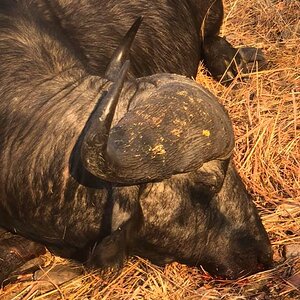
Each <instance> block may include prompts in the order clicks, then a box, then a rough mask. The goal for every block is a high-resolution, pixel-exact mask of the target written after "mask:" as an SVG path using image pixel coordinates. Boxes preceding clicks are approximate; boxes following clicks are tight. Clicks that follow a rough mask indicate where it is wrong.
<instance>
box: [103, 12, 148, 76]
mask: <svg viewBox="0 0 300 300" xmlns="http://www.w3.org/2000/svg"><path fill="white" fill-rule="evenodd" d="M142 21H143V17H142V16H139V17H138V18H137V19H136V20H135V22H134V23H133V24H132V25H131V27H130V29H129V30H128V31H127V33H126V35H125V36H124V37H123V40H122V42H121V43H120V45H119V46H118V47H117V49H116V50H115V52H114V53H113V55H112V57H111V60H110V62H109V64H108V67H107V69H106V72H105V77H106V78H107V79H108V80H111V81H115V80H116V78H118V76H119V72H120V69H121V68H122V66H123V64H124V63H125V61H126V60H127V59H128V58H129V52H130V48H131V46H132V43H133V41H134V38H135V36H136V34H137V32H138V30H139V28H140V25H141V23H142Z"/></svg>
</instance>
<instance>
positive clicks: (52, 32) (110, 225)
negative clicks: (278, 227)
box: [0, 0, 271, 278]
mask: <svg viewBox="0 0 300 300" xmlns="http://www.w3.org/2000/svg"><path fill="white" fill-rule="evenodd" d="M17 2H18V3H20V4H19V5H17ZM153 2H154V4H149V3H153ZM22 3H23V4H22ZM24 3H25V4H24ZM32 3H33V4H32ZM37 3H39V4H41V6H40V7H39V10H36V9H35V7H36V4H37ZM49 3H50V1H49ZM51 3H52V4H53V3H54V2H52V1H51ZM63 3H69V6H68V8H67V10H66V11H65V10H64V5H62V6H58V5H54V6H51V7H50V10H47V9H46V6H44V5H45V4H47V3H46V2H42V1H25V0H23V1H13V0H3V1H1V2H0V54H1V55H0V74H1V77H0V96H1V102H0V169H1V173H0V197H1V200H0V225H1V226H2V227H4V228H6V229H8V230H10V231H14V232H17V233H19V234H21V235H23V236H25V237H27V238H30V239H33V240H36V241H40V242H42V243H43V244H46V245H47V246H48V247H50V248H52V249H53V248H55V250H56V251H57V252H59V253H60V254H61V255H64V256H67V257H73V258H74V257H75V258H78V259H82V260H86V259H88V262H89V263H90V264H94V265H96V266H107V265H120V264H122V261H123V259H124V257H126V256H127V255H131V254H139V255H141V256H144V257H149V258H150V259H152V260H153V261H156V262H157V263H165V262H169V261H173V260H177V261H181V262H185V263H188V264H192V265H200V264H202V265H203V266H204V268H207V269H208V270H209V271H210V272H211V273H212V274H216V275H222V276H225V277H231V278H236V277H238V276H241V275H245V274H249V273H253V272H255V271H257V270H258V269H259V264H260V263H262V264H264V265H265V266H268V265H269V264H270V263H271V248H270V243H269V240H268V237H267V234H266V232H265V230H264V228H263V226H262V224H261V221H260V219H259V217H258V215H257V212H256V209H255V206H254V204H253V203H252V201H251V199H250V197H249V195H248V194H247V192H246V190H245V188H244V185H243V183H242V181H241V179H240V177H239V176H238V175H237V173H236V170H235V168H234V167H233V165H232V163H229V157H230V154H231V152H232V148H233V142H232V141H233V134H232V128H231V125H230V122H229V120H228V116H227V115H226V113H225V111H224V110H223V108H222V107H221V106H220V105H219V104H218V102H217V100H216V98H215V97H213V96H212V95H211V94H210V93H209V92H207V91H206V90H205V89H203V88H201V87H199V88H198V91H197V93H198V95H199V97H198V98H197V99H194V98H193V99H190V97H189V95H190V94H189V93H191V89H192V88H191V86H193V87H194V88H195V87H196V86H197V85H196V83H194V82H192V81H191V80H188V79H186V78H184V77H182V76H178V75H176V76H175V75H170V74H164V75H163V74H158V75H153V76H150V77H144V78H139V79H135V78H134V75H138V76H142V75H149V74H153V73H156V72H158V71H166V72H169V73H172V72H175V73H179V74H184V75H189V76H191V75H195V74H196V70H197V65H198V61H199V59H200V54H201V53H202V52H201V47H202V44H201V42H200V41H201V38H200V36H199V28H200V27H201V26H200V24H201V22H202V21H201V20H203V14H204V15H205V14H206V11H207V10H205V9H204V11H205V12H204V11H201V9H200V10H197V9H196V8H197V7H200V8H201V5H202V4H201V3H203V2H200V6H198V5H197V3H196V2H195V3H194V2H193V3H192V2H187V1H170V4H169V6H168V7H165V8H164V7H161V5H162V3H166V2H165V1H162V3H160V2H158V1H151V2H150V1H149V3H148V1H147V2H145V4H144V5H138V4H139V3H144V1H140V2H137V1H134V2H132V1H130V3H131V4H130V5H129V4H128V2H126V1H106V2H104V1H103V2H102V1H101V2H100V1H90V2H89V1H62V4H63ZM100 3H101V5H100ZM114 3H115V4H116V5H115V6H112V7H109V5H112V4H114ZM133 3H135V5H133V6H131V5H132V4H133ZM168 3H169V2H168ZM208 3H210V1H208ZM214 3H216V5H217V4H218V5H217V6H218V7H219V8H220V7H221V2H220V1H216V2H214ZM96 4H97V5H99V9H98V10H96V9H95V7H96V6H95V5H96ZM78 5H79V6H78ZM123 5H124V6H123ZM181 5H182V6H181ZM178 7H180V8H181V9H182V12H181V10H179V8H178ZM167 8H168V9H167ZM40 9H43V11H44V14H41V10H40ZM177 9H178V11H177ZM216 11H218V9H217V10H216ZM66 12H67V13H66ZM79 12H80V14H82V15H80V16H78V15H77V13H79ZM101 12H103V14H101ZM167 12H172V14H171V15H170V14H168V13H167ZM191 12H193V15H192V17H191V15H190V14H191ZM196 12H197V13H196ZM219 12H220V13H219V14H218V13H216V14H215V15H213V17H214V18H215V19H216V23H214V22H213V20H214V18H212V19H210V18H208V20H211V21H209V22H208V23H209V24H216V25H214V26H213V25H211V26H212V27H211V29H209V28H210V26H207V27H206V30H205V32H206V34H207V35H209V34H212V35H216V34H217V32H218V30H219V27H220V24H221V20H222V17H221V16H222V10H221V11H219ZM53 13H54V14H53ZM85 14H86V15H85ZM139 14H143V15H144V20H145V23H143V25H142V27H141V31H140V32H139V33H138V35H137V39H136V40H135V42H134V45H133V52H132V55H131V60H132V70H131V72H130V78H131V79H132V80H126V81H125V83H124V86H123V89H122V92H121V96H120V100H119V103H118V106H117V108H116V112H115V114H114V119H113V124H112V126H113V127H112V132H115V131H113V130H114V129H118V128H119V127H118V124H119V125H120V124H121V125H122V126H123V125H124V124H123V123H122V122H123V121H124V120H125V121H126V118H127V117H128V116H131V114H132V115H134V116H135V115H138V113H137V112H139V113H140V114H141V115H145V113H149V116H150V117H151V118H153V117H157V116H156V115H155V111H151V110H149V109H148V107H151V104H152V102H151V99H149V95H150V96H151V95H152V93H148V94H147V92H148V88H147V87H149V89H150V90H151V89H152V90H153V88H154V87H155V88H157V91H158V92H157V93H158V94H157V98H156V100H157V99H158V100H159V99H162V104H165V105H166V106H167V107H168V109H167V110H166V116H165V118H164V120H167V121H168V120H169V123H168V122H167V121H165V122H166V123H165V124H164V126H169V125H170V124H171V125H172V124H173V123H174V122H175V123H176V122H177V121H178V116H181V114H182V113H185V112H184V111H185V108H184V107H186V109H187V110H189V109H190V108H189V104H191V103H195V101H196V100H197V101H199V106H201V105H202V104H201V103H202V102H205V103H207V104H209V105H208V106H212V107H214V108H215V110H214V111H216V113H218V114H219V115H220V118H217V119H218V120H219V121H220V120H221V119H222V122H219V123H221V125H218V124H216V122H212V123H211V128H212V129H213V128H217V127H216V126H221V127H220V128H223V127H224V128H227V129H226V130H225V129H224V133H225V132H226V134H227V136H224V137H223V139H221V140H220V138H218V139H217V140H215V139H214V138H215V137H214V135H211V136H209V133H208V132H207V131H205V128H203V123H201V122H202V121H203V118H201V117H200V113H202V111H201V109H199V111H197V109H193V111H191V113H195V114H196V117H191V118H190V119H189V120H188V121H189V122H186V124H189V125H190V126H191V128H194V129H193V130H194V131H193V132H198V133H199V132H200V133H201V134H198V135H197V134H194V135H193V136H192V139H189V135H188V133H189V128H188V127H187V128H184V130H183V132H184V135H183V136H182V137H181V138H179V139H177V140H175V142H174V143H173V142H172V143H170V145H171V146H172V144H173V148H172V147H171V146H170V149H171V150H172V149H175V150H176V151H177V149H180V151H179V154H181V155H182V157H181V158H180V159H178V158H176V157H175V158H174V159H173V160H172V162H170V163H168V164H166V166H165V165H164V164H163V163H162V164H161V167H160V169H162V170H163V171H161V175H160V176H159V178H158V179H159V181H158V180H156V179H157V178H156V179H155V178H154V177H153V178H154V179H153V180H152V182H146V181H145V178H144V177H143V180H141V182H144V183H142V184H138V185H134V184H131V185H130V186H123V185H122V184H119V181H116V182H114V181H113V180H107V181H105V180H100V179H99V178H97V177H96V176H95V174H94V173H93V174H94V175H93V174H91V173H90V172H89V171H88V170H87V169H85V167H84V166H83V163H82V161H81V158H80V150H81V148H80V147H81V143H82V140H84V138H85V136H86V135H85V133H86V131H85V130H88V129H89V128H93V126H91V124H90V123H91V122H93V121H94V119H96V120H97V116H95V112H97V108H98V106H99V105H101V102H102V100H103V99H106V98H105V97H106V96H107V95H108V94H109V92H110V91H111V89H112V87H114V86H115V84H117V83H115V82H111V81H110V80H108V79H107V78H105V76H104V74H105V70H106V66H107V65H108V63H109V57H110V56H111V55H112V52H113V50H114V49H115V48H116V47H117V45H118V43H119V42H120V40H121V37H122V36H123V35H124V33H125V31H126V30H127V29H128V28H129V27H130V26H131V25H132V23H133V21H134V20H135V18H136V16H137V15H139ZM199 16H200V19H199ZM176 18H177V20H178V24H177V23H176V22H175V24H174V20H176ZM201 18H202V19H201ZM53 20H55V22H53ZM147 20H148V21H147ZM150 20H152V21H154V22H155V25H154V24H153V23H152V22H150ZM149 22H150V23H151V24H150V23H149ZM68 24H72V26H71V25H68ZM195 24H196V25H195ZM143 26H144V27H143ZM199 26H200V27H199ZM175 28H176V30H175ZM98 30H99V31H98ZM181 30H182V31H181ZM150 33H151V34H150ZM160 33H164V34H163V35H161V34H160ZM182 39H183V40H182ZM172 41H174V42H172ZM187 58H188V59H187ZM91 72H92V73H93V75H91ZM95 74H98V75H99V74H100V75H101V76H95ZM166 80H167V81H169V83H170V84H171V85H172V84H173V86H174V91H178V87H182V85H184V87H185V88H186V90H185V93H183V94H182V93H180V92H179V93H177V92H176V93H175V92H174V93H172V90H171V89H169V90H168V91H169V93H170V95H169V100H170V99H172V101H174V104H173V107H172V106H168V105H169V104H168V97H166V95H165V94H163V96H164V97H161V96H162V94H160V93H161V91H162V90H161V89H160V88H161V87H164V85H163V84H164V82H165V81H166ZM163 91H164V90H163ZM145 95H146V96H145ZM160 97H161V98H160ZM150 98H151V97H150ZM99 99H100V101H98V100H99ZM208 100H209V101H208ZM184 101H186V103H187V106H185V105H182V103H183V102H184ZM189 101H191V102H189ZM99 102H100V103H99ZM172 103H173V102H172ZM141 107H142V108H143V110H142V111H140V110H139V109H140V108H141ZM175 108H176V109H175ZM197 114H199V115H197ZM208 116H211V120H214V118H216V116H215V115H213V114H212V112H210V113H208ZM159 117H160V116H159ZM125 121H124V122H125ZM140 123H141V124H142V125H141V124H139V121H138V122H137V123H136V126H137V132H139V133H140V131H139V130H140V129H141V130H142V129H143V124H144V121H142V122H140ZM208 123H209V122H208ZM126 124H127V125H128V126H129V125H130V118H129V120H128V121H127V123H126ZM126 124H125V125H126ZM125 125H124V126H125ZM158 125H159V124H158ZM158 125H157V126H156V127H153V128H152V129H153V132H154V133H157V132H160V131H159V130H162V133H163V128H164V127H162V128H160V127H159V126H158ZM171 125H170V126H171ZM128 126H125V127H124V128H128ZM139 126H140V127H139ZM197 126H198V127H197ZM168 128H169V127H168ZM170 128H171V127H170ZM143 130H144V129H143ZM216 132H219V130H216ZM175 133H176V134H179V133H178V132H175ZM176 134H175V135H176ZM95 135H97V133H96V134H95ZM179 135H180V134H179ZM149 136H151V133H150V135H149ZM206 138H209V140H208V141H207V143H206V144H207V147H208V148H209V147H211V149H215V148H218V147H220V149H221V150H220V151H219V152H216V153H214V151H210V150H209V151H208V150H205V149H206V148H203V145H204V144H205V143H203V142H201V143H200V145H199V143H198V142H199V140H201V141H206ZM141 140H142V142H141V144H142V145H144V144H145V145H146V146H147V145H150V144H147V143H150V142H149V141H148V140H146V139H141ZM128 141H129V139H128ZM135 141H137V140H135ZM126 142H127V141H126ZM227 142H228V143H227ZM128 143H129V146H130V142H128ZM194 143H195V144H194ZM114 144H115V143H114ZM188 144H190V150H188V151H184V148H185V147H183V145H188ZM137 145H140V144H137ZM174 145H175V146H174ZM193 145H194V146H193ZM210 145H211V146H210ZM224 145H225V146H226V147H224ZM129 146H128V147H127V144H126V143H125V146H124V149H128V148H130V147H129ZM177 146H178V147H177ZM141 149H142V147H141ZM152 149H153V148H152ZM218 149H219V148H218ZM224 149H225V150H224ZM130 151H131V149H130ZM130 151H129V152H128V155H129V157H128V161H124V160H122V161H121V162H116V165H117V166H119V165H120V164H121V163H123V162H124V163H128V167H130V166H131V167H132V168H133V169H132V170H134V166H135V162H136V156H135V155H134V153H131V152H130ZM210 153H212V154H211V155H212V156H209V155H210ZM156 154H157V153H156ZM163 154H164V153H163ZM99 156H100V159H102V157H101V155H99ZM203 157H205V159H206V160H204V161H203V160H201V159H202V158H203ZM130 159H132V161H133V162H134V163H133V164H130ZM150 159H155V157H154V158H152V157H150ZM159 160H161V161H162V162H163V161H164V160H163V159H161V157H159V158H158V161H159ZM170 161H171V160H170ZM149 162H150V163H149V164H148V165H149V166H151V165H152V164H151V160H150V161H149ZM190 162H193V163H194V165H193V166H192V165H191V164H190ZM86 163H87V165H88V163H89V161H88V158H87V159H86ZM147 163H148V161H147ZM228 163H229V167H228ZM132 165H133V166H132ZM112 167H115V165H113V164H112ZM227 167H228V169H227ZM169 168H170V169H171V171H170V169H169ZM116 169H117V167H116ZM142 169H143V168H140V167H138V168H137V169H136V173H135V172H134V171H131V173H130V174H128V176H132V177H131V178H133V179H135V178H136V177H135V176H138V175H139V172H142V171H143V170H142ZM117 170H118V169H117ZM100 171H101V170H100ZM121 171H122V172H124V170H121V169H120V173H122V172H121ZM146 171H147V170H146ZM100 173H101V172H100ZM112 173H113V172H112ZM115 173H118V172H115ZM154 173H155V172H153V174H154ZM178 173H182V174H178ZM132 174H133V175H132ZM102 175H103V174H100V175H99V176H102ZM104 175H105V174H104ZM113 175H115V174H113ZM117 175H118V174H117ZM153 176H154V175H153ZM126 178H127V175H126V174H125V175H124V176H123V177H122V178H121V179H122V180H124V181H125V180H126ZM138 178H139V177H138ZM151 178H152V177H151ZM163 179H165V180H163ZM130 182H131V181H130ZM137 182H138V179H137ZM121 183H122V181H121ZM125 183H126V182H125ZM92 249H93V251H92V253H91V254H90V255H89V252H90V251H91V250H92Z"/></svg>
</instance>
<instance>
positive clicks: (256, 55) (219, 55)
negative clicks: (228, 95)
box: [203, 36, 266, 85]
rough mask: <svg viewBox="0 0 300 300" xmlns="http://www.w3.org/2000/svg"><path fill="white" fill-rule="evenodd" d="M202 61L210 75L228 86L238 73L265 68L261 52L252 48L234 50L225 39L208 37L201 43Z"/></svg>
mask: <svg viewBox="0 0 300 300" xmlns="http://www.w3.org/2000/svg"><path fill="white" fill-rule="evenodd" d="M203 61H204V65H205V66H206V68H207V69H208V71H209V72H210V73H211V75H212V76H213V77H214V78H215V79H216V80H218V81H220V82H221V83H222V84H225V85H226V84H229V83H230V82H231V81H232V80H233V79H234V78H235V77H236V76H237V75H238V74H239V73H249V72H252V71H255V70H257V66H258V69H259V70H260V69H262V68H263V67H265V66H266V61H265V59H264V57H263V54H262V51H261V50H260V49H257V48H253V47H243V48H240V49H236V48H234V47H233V46H232V45H231V44H230V43H229V42H227V41H226V39H225V38H222V37H219V36H214V37H208V38H206V39H205V40H204V42H203Z"/></svg>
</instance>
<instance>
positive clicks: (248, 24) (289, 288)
mask: <svg viewBox="0 0 300 300" xmlns="http://www.w3.org/2000/svg"><path fill="white" fill-rule="evenodd" d="M225 7H226V18H225V23H224V26H223V32H222V34H224V35H225V36H226V37H227V39H228V40H229V41H230V42H232V43H233V44H234V45H237V46H238V45H250V46H256V47H261V48H262V49H263V50H264V53H265V56H266V58H267V60H268V62H269V63H268V66H267V69H266V70H264V71H260V72H258V71H256V70H255V69H254V70H253V73H252V74H251V75H249V76H247V77H248V78H247V79H246V81H244V82H239V81H238V80H236V81H235V82H233V83H232V84H231V85H230V86H229V87H224V86H221V85H220V84H218V83H216V82H214V81H213V80H212V79H210V78H208V77H207V76H205V75H203V73H202V72H201V67H200V72H199V76H198V78H197V80H198V81H199V82H200V83H201V84H203V85H205V86H207V87H208V88H209V89H210V90H212V91H214V92H215V93H216V94H217V95H218V96H219V97H220V99H221V101H222V102H223V103H224V105H225V106H226V107H227V109H228V111H229V113H230V116H231V118H232V121H233V124H234V128H235V134H236V149H235V162H236V165H237V167H238V169H239V172H240V174H241V176H242V177H243V179H244V181H245V183H246V185H247V187H248V189H249V190H250V191H251V192H252V194H253V195H254V197H255V200H256V204H257V206H258V208H259V210H260V213H261V216H262V219H263V222H264V225H265V227H266V228H267V231H268V233H269V235H270V238H271V240H272V244H273V248H274V252H275V255H274V258H275V262H276V264H275V268H274V269H273V270H269V271H265V272H262V273H259V274H256V275H253V276H249V277H247V278H244V279H241V280H238V281H220V280H216V279H213V278H211V277H210V276H209V275H207V274H205V272H203V271H202V270H198V269H196V268H190V267H187V266H184V265H180V264H177V263H174V264H171V265H168V266H166V267H165V268H158V267H156V266H154V265H152V264H150V263H149V262H147V261H144V260H143V259H138V258H135V259H131V260H130V261H128V263H127V264H126V266H125V268H124V269H123V270H122V272H121V273H120V274H118V275H116V276H113V275H110V274H102V275H101V274H100V273H99V272H98V273H97V272H95V273H86V274H85V275H84V276H77V277H75V278H74V279H72V280H71V281H69V282H68V283H65V284H64V285H62V286H57V285H55V283H53V285H52V288H53V290H52V291H50V292H49V291H48V292H45V288H43V286H44V285H43V282H44V281H45V280H46V279H45V280H44V281H42V280H39V281H24V282H22V281H21V282H19V283H15V284H10V285H8V286H7V287H5V289H4V290H2V291H1V292H0V297H1V299H27V300H29V299H296V298H298V299H300V257H299V252H300V251H299V250H298V251H297V247H298V249H299V248H300V237H299V233H300V192H299V191H300V142H299V141H300V113H299V104H300V18H299V12H300V2H299V1H298V0H281V1H280V0H225ZM297 12H298V13H297ZM289 245H292V247H294V249H296V252H298V257H297V256H296V257H290V258H286V256H290V255H289V252H290V250H288V249H289V248H288V247H289ZM297 245H298V246H297ZM284 252H286V254H285V255H284ZM49 260H54V262H53V263H54V265H55V264H58V265H60V264H68V262H66V261H64V260H61V259H59V258H53V257H52V258H51V259H49V258H48V259H47V261H48V262H49ZM46 281H47V280H46Z"/></svg>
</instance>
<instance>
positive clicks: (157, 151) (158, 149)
mask: <svg viewBox="0 0 300 300" xmlns="http://www.w3.org/2000/svg"><path fill="white" fill-rule="evenodd" d="M150 151H151V152H152V155H153V157H155V156H156V155H164V154H166V150H165V148H164V145H163V144H157V145H155V146H154V147H151V148H150Z"/></svg>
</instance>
